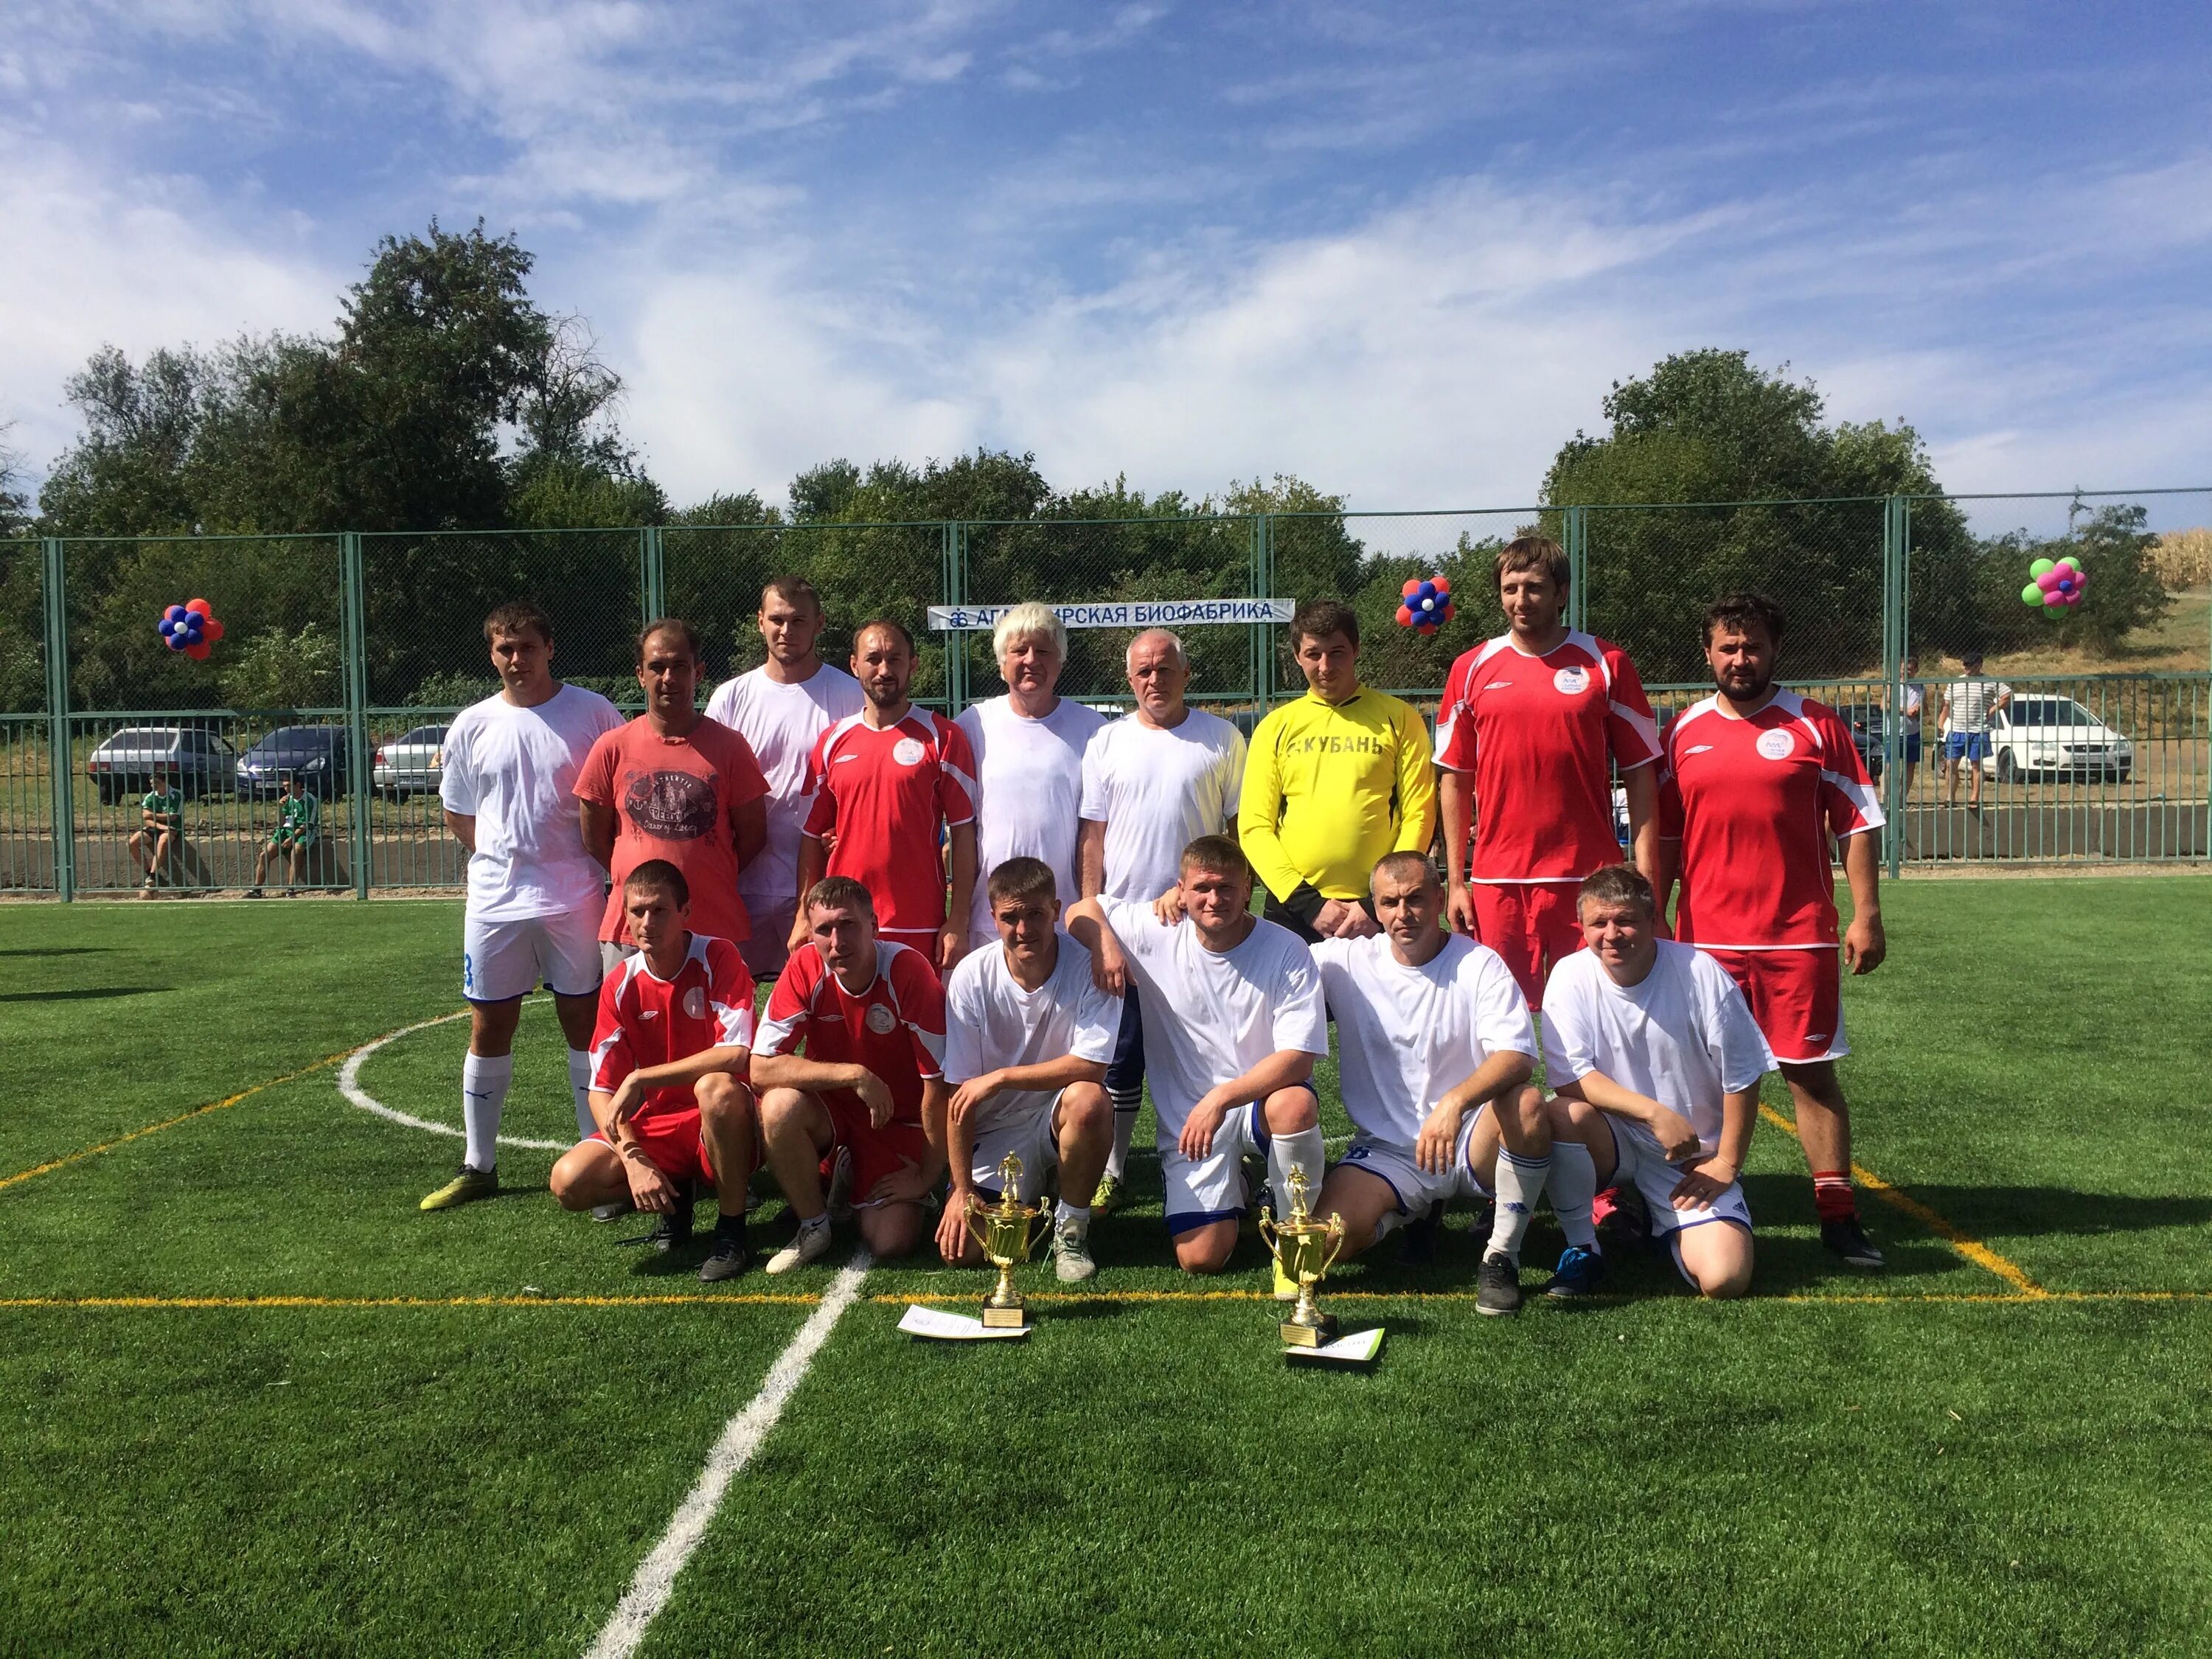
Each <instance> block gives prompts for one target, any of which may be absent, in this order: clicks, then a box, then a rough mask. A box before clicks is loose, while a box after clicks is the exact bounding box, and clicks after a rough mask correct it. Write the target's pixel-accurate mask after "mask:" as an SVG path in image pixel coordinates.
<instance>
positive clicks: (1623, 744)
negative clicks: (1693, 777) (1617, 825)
mask: <svg viewBox="0 0 2212 1659" xmlns="http://www.w3.org/2000/svg"><path fill="white" fill-rule="evenodd" d="M1658 758H1659V727H1658V725H1657V722H1656V721H1655V720H1653V719H1652V715H1651V704H1650V700H1649V699H1648V698H1646V697H1645V696H1644V682H1643V679H1642V678H1640V677H1639V676H1638V673H1637V671H1636V665H1635V664H1633V663H1632V662H1631V661H1629V659H1628V658H1627V656H1626V653H1623V652H1622V651H1621V650H1620V647H1617V646H1613V645H1610V644H1608V643H1607V642H1606V641H1603V640H1601V639H1599V638H1597V637H1596V636H1595V635H1591V634H1584V633H1581V632H1574V633H1570V634H1569V635H1567V637H1566V638H1565V640H1563V641H1560V642H1559V644H1558V645H1557V646H1555V647H1553V649H1552V650H1550V651H1548V652H1547V653H1545V654H1544V655H1542V656H1541V657H1537V656H1532V655H1530V654H1528V653H1526V652H1524V651H1522V649H1521V648H1520V647H1518V646H1516V645H1515V644H1514V643H1513V636H1512V635H1510V634H1501V635H1498V637H1497V638H1496V639H1494V640H1491V641H1487V642H1486V643H1485V644H1483V645H1481V646H1480V647H1477V648H1476V649H1474V650H1473V651H1469V652H1467V653H1463V654H1462V656H1461V658H1460V659H1459V660H1458V661H1457V662H1455V663H1454V664H1453V665H1452V667H1451V673H1450V676H1449V678H1447V679H1446V681H1445V683H1444V699H1443V704H1442V706H1441V707H1439V708H1438V709H1437V765H1439V766H1441V767H1443V768H1444V769H1446V770H1448V771H1453V772H1472V773H1474V806H1475V811H1474V820H1475V821H1474V836H1473V842H1474V844H1473V848H1472V850H1471V852H1470V853H1469V854H1468V862H1467V871H1468V880H1469V881H1474V882H1489V883H1498V884H1505V883H1513V882H1538V881H1579V880H1581V879H1582V878H1583V877H1584V876H1587V875H1588V874H1589V873H1590V872H1592V871H1593V870H1596V869H1599V868H1601V867H1602V866H1605V865H1608V864H1615V863H1618V862H1619V861H1620V841H1619V840H1618V839H1617V838H1616V837H1615V836H1614V834H1613V767H1618V768H1619V769H1620V770H1621V771H1623V772H1632V771H1634V770H1635V769H1637V768H1638V767H1639V766H1649V765H1650V764H1651V763H1653V762H1654V761H1656V760H1657V759H1658ZM1608 763H1610V764H1608Z"/></svg>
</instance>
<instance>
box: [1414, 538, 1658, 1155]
mask: <svg viewBox="0 0 2212 1659" xmlns="http://www.w3.org/2000/svg"><path fill="white" fill-rule="evenodd" d="M1567 570H1568V567H1567V556H1566V553H1565V551H1564V550H1562V549H1561V548H1560V546H1559V544H1558V543H1557V542H1554V541H1551V540H1549V539H1547V538H1545V537H1542V536H1522V537H1519V538H1516V539H1515V540H1513V541H1510V542H1508V543H1507V544H1505V545H1504V547H1503V548H1501V549H1500V550H1498V602H1499V603H1500V604H1501V605H1504V610H1505V619H1506V622H1507V623H1508V627H1507V629H1506V631H1505V632H1504V633H1503V634H1500V635H1498V637H1497V638H1496V639H1494V640H1491V641H1487V642H1486V643H1485V644H1483V645H1481V646H1479V647H1476V648H1475V649H1474V650H1473V651H1469V652H1468V653H1465V654H1463V655H1462V657H1461V658H1460V659H1459V660H1458V661H1457V662H1455V663H1454V664H1453V665H1452V667H1451V674H1450V677H1449V679H1448V680H1447V681H1446V682H1445V685H1444V698H1443V706H1442V707H1441V708H1439V710H1438V711H1437V769H1438V772H1437V797H1438V799H1439V800H1440V801H1441V803H1442V805H1443V824H1444V869H1445V874H1446V878H1447V880H1448V881H1449V886H1450V896H1449V906H1450V910H1451V922H1452V926H1453V927H1455V928H1457V929H1459V930H1460V931H1461V932H1462V933H1473V934H1474V936H1475V937H1476V938H1477V939H1480V940H1481V941H1482V942H1483V943H1484V944H1485V945H1488V946H1489V947H1490V948H1491V949H1492V950H1493V951H1497V952H1498V955H1499V956H1501V957H1504V959H1505V963H1506V965H1507V966H1508V967H1509V968H1510V969H1512V970H1513V978H1514V981H1515V982H1516V983H1517V984H1518V985H1519V986H1520V987H1521V994H1522V996H1524V997H1526V998H1528V1006H1529V1007H1530V1008H1532V1009H1539V1010H1541V1008H1542V1007H1543V1006H1544V978H1545V975H1547V974H1548V973H1549V972H1550V971H1551V969H1552V964H1553V963H1555V962H1557V961H1558V960H1559V958H1560V957H1564V956H1566V955H1568V954H1570V953H1571V952H1572V951H1579V950H1581V949H1582V945H1583V939H1582V933H1581V930H1580V929H1579V928H1578V927H1577V926H1576V925H1575V886H1576V884H1577V883H1578V882H1579V881H1581V880H1582V878H1583V877H1584V876H1586V875H1588V874H1589V873H1590V872H1591V871H1593V870H1597V869H1601V868H1602V867H1604V866H1606V865H1608V864H1611V863H1613V862H1614V861H1615V860H1618V859H1619V858H1620V843H1619V842H1617V841H1616V840H1615V839H1614V836H1613V771H1614V770H1615V769H1618V770H1619V771H1620V781H1621V786H1622V787H1623V788H1624V789H1625V790H1626V792H1627V795H1628V824H1629V841H1630V843H1631V845H1632V848H1633V850H1634V854H1635V858H1636V862H1637V863H1638V865H1639V866H1642V867H1643V868H1644V869H1645V870H1647V871H1648V870H1650V868H1651V867H1652V861H1653V860H1654V859H1655V858H1656V856H1657V846H1656V842H1657V836H1658V830H1657V826H1656V815H1655V812H1654V805H1655V803H1656V800H1657V799H1658V772H1657V769H1656V765H1655V763H1656V761H1657V760H1658V758H1659V728H1658V726H1657V725H1656V723H1655V722H1654V721H1653V720H1652V717H1651V705H1650V702H1648V701H1647V700H1646V699H1645V697H1644V682H1643V680H1642V679H1641V678H1638V675H1637V672H1636V665H1634V664H1633V663H1632V662H1630V661H1629V660H1628V659H1627V657H1626V656H1625V655H1624V654H1623V653H1621V652H1620V649H1619V648H1618V647H1614V646H1612V645H1609V644H1607V642H1606V641H1603V640H1601V639H1598V638H1597V637H1595V635H1589V634H1584V633H1580V632H1577V631H1575V630H1573V629H1569V628H1568V627H1567V625H1566V623H1565V622H1564V621H1562V620H1561V618H1562V617H1563V615H1564V613H1565V608H1566V602H1567ZM1470 783H1472V785H1473V787H1472V789H1470V788H1469V785H1470ZM1470 823H1472V825H1473V848H1472V850H1471V851H1470V848H1469V845H1468V836H1469V826H1470ZM1539 1150H1541V1149H1539Z"/></svg>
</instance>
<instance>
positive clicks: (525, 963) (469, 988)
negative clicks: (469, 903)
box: [461, 903, 599, 1002]
mask: <svg viewBox="0 0 2212 1659" xmlns="http://www.w3.org/2000/svg"><path fill="white" fill-rule="evenodd" d="M541 983H543V984H544V986H545V987H546V988H547V989H548V990H550V991H551V992H553V993H554V994H556V996H564V997H587V996H592V995H596V994H598V991H599V905H598V904H596V903H594V904H592V905H591V906H590V907H589V908H584V909H578V910H572V911H570V912H569V913H568V915H563V916H532V917H531V918H530V919H529V920H528V921H477V919H476V918H475V917H474V916H471V917H470V918H469V919H468V920H467V921H464V922H463V923H462V924H461V994H462V995H463V996H464V997H465V998H467V999H468V1000H470V1001H471V1002H511V1001H513V1000H514V999H515V998H516V997H521V996H528V995H529V994H531V992H532V991H534V990H536V989H537V988H538V986H539V985H540V984H541Z"/></svg>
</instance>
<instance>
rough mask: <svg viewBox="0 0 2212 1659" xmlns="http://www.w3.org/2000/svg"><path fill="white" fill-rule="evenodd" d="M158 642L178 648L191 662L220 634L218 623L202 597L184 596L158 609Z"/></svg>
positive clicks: (202, 657)
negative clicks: (176, 601) (183, 599)
mask: <svg viewBox="0 0 2212 1659" xmlns="http://www.w3.org/2000/svg"><path fill="white" fill-rule="evenodd" d="M159 627H160V629H161V643H162V644H164V645H166V646H167V647H169V649H170V650H172V651H181V652H183V653H185V655H186V656H188V657H190V658H191V659H192V660H193V661H194V662H202V661H204V660H205V659H206V658H207V653H209V652H210V651H212V650H213V649H214V648H215V642H216V641H217V640H219V639H221V638H222V623H220V622H218V621H216V615H215V611H214V610H213V609H212V608H211V607H210V605H209V604H208V602H207V601H206V600H205V599H187V600H185V603H184V604H182V605H171V606H169V608H168V609H167V610H166V611H162V612H161V623H159Z"/></svg>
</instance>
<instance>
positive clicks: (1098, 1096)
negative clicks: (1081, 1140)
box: [1060, 1083, 1114, 1135]
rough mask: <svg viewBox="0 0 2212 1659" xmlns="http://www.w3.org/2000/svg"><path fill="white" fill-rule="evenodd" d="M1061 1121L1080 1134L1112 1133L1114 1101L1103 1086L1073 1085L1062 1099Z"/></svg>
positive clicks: (1061, 1095) (1063, 1092) (1067, 1089)
mask: <svg viewBox="0 0 2212 1659" xmlns="http://www.w3.org/2000/svg"><path fill="white" fill-rule="evenodd" d="M1060 1121H1061V1123H1062V1124H1063V1125H1064V1126H1065V1127H1066V1128H1067V1129H1069V1130H1071V1131H1073V1132H1074V1133H1078V1134H1085V1135H1092V1134H1099V1133H1111V1132H1112V1130H1113V1127H1114V1101H1113V1097H1111V1096H1110V1095H1109V1094H1108V1093H1107V1092H1106V1090H1105V1087H1104V1085H1102V1084H1097V1083H1073V1084H1070V1085H1068V1086H1067V1087H1066V1089H1065V1090H1064V1091H1061V1093H1060Z"/></svg>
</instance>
